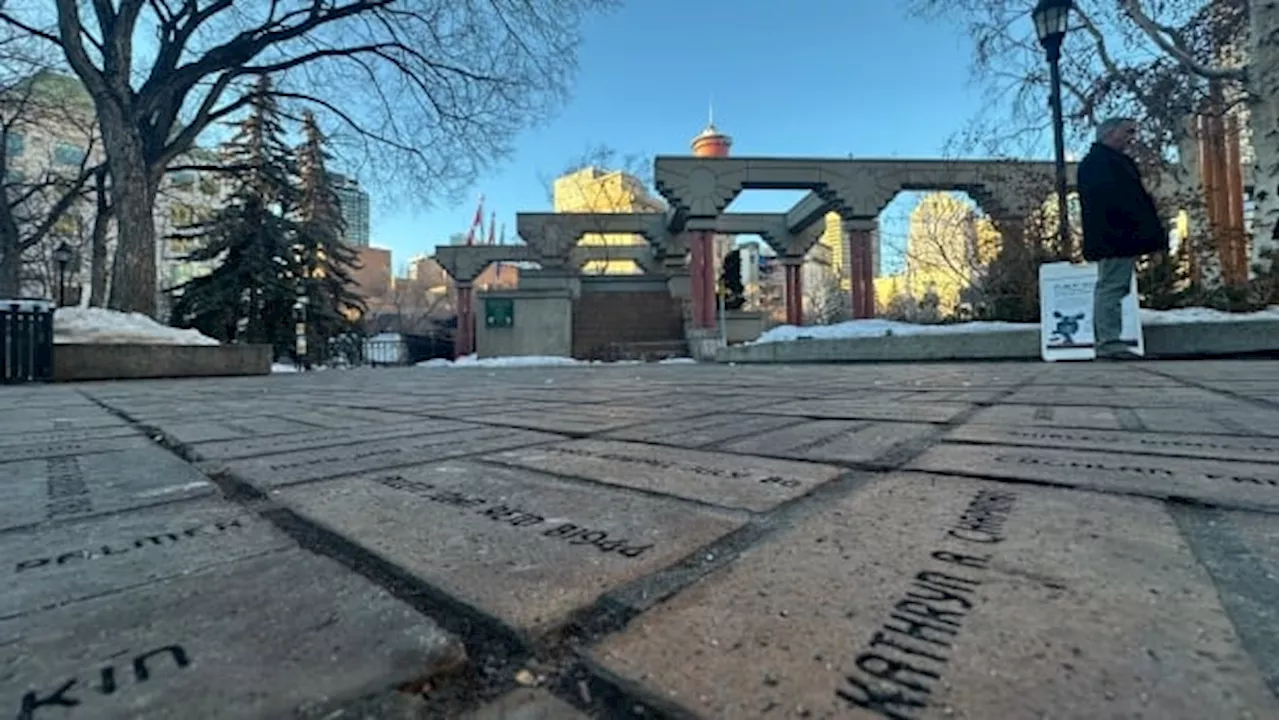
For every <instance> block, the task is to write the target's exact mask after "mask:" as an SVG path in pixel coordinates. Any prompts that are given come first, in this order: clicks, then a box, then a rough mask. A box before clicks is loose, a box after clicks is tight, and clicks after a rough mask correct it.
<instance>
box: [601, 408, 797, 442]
mask: <svg viewBox="0 0 1280 720" xmlns="http://www.w3.org/2000/svg"><path fill="white" fill-rule="evenodd" d="M798 422H802V419H801V418H797V417H783V416H777V415H742V414H724V413H716V414H714V415H702V416H700V417H694V418H688V419H684V420H658V421H656V422H651V423H645V424H643V425H634V426H632V427H628V428H623V429H621V430H615V431H613V432H611V433H609V434H608V435H606V436H605V437H608V438H610V439H613V440H637V441H641V442H651V443H656V444H659V445H677V446H680V447H691V448H696V447H703V446H705V445H711V444H713V443H717V442H720V441H722V440H729V439H732V438H737V437H743V436H746V435H751V434H754V433H761V432H765V431H768V430H773V429H776V428H780V427H786V426H787V425H795V424H796V423H798Z"/></svg>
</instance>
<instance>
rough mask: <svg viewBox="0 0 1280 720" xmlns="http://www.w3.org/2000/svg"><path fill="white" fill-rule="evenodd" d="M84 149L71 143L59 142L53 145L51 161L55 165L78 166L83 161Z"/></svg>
mask: <svg viewBox="0 0 1280 720" xmlns="http://www.w3.org/2000/svg"><path fill="white" fill-rule="evenodd" d="M84 155H85V152H84V149H83V148H79V147H76V146H75V145H72V144H71V143H65V142H60V143H58V144H56V145H54V146H53V162H54V164H57V165H68V166H76V167H79V166H80V165H81V164H82V163H83V162H84Z"/></svg>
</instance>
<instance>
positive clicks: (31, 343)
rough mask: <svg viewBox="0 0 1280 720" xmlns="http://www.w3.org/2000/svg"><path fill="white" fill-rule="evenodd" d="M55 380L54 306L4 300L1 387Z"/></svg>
mask: <svg viewBox="0 0 1280 720" xmlns="http://www.w3.org/2000/svg"><path fill="white" fill-rule="evenodd" d="M51 379H53V302H51V301H49V300H36V299H27V298H23V299H16V300H0V383H3V384H6V385H9V384H15V383H28V382H47V381H49V380H51Z"/></svg>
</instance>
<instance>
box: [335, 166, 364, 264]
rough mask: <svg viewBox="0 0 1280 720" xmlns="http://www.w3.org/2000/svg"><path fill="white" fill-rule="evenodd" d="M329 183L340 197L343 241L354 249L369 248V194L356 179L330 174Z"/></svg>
mask: <svg viewBox="0 0 1280 720" xmlns="http://www.w3.org/2000/svg"><path fill="white" fill-rule="evenodd" d="M329 182H330V183H332V184H333V192H334V194H335V195H337V196H338V210H339V211H340V212H341V213H342V222H343V224H344V225H345V226H346V227H345V228H344V229H343V234H342V240H343V242H345V243H346V244H348V245H350V246H352V247H358V248H362V247H369V193H367V192H365V189H364V188H362V187H360V182H359V181H358V180H356V179H355V178H351V177H347V176H346V175H339V174H338V173H329Z"/></svg>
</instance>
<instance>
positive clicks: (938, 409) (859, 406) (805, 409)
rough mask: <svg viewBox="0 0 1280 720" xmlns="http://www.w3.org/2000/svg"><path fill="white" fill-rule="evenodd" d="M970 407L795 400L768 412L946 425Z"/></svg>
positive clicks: (867, 400)
mask: <svg viewBox="0 0 1280 720" xmlns="http://www.w3.org/2000/svg"><path fill="white" fill-rule="evenodd" d="M970 407H971V406H970V405H968V404H966V403H953V402H937V403H907V402H895V401H889V400H869V399H862V398H858V399H854V400H797V401H794V402H782V403H778V404H777V405H774V406H771V407H769V408H768V411H769V412H770V413H778V414H780V415H802V416H805V417H813V418H836V419H848V420H898V421H903V422H928V423H945V422H947V421H949V420H951V419H952V418H954V417H955V416H957V415H959V414H960V413H962V412H964V411H966V410H968V409H969V408H970Z"/></svg>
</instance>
